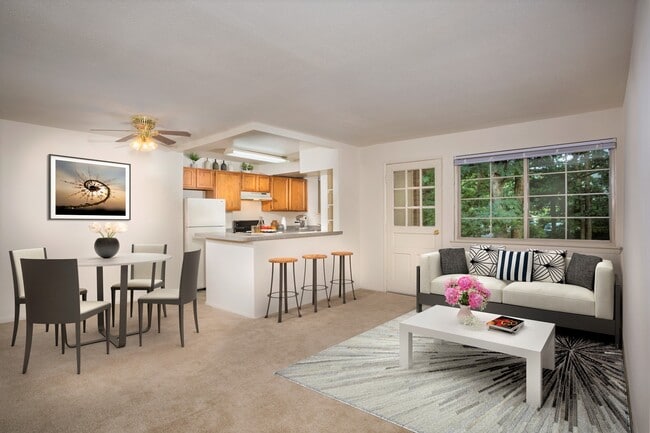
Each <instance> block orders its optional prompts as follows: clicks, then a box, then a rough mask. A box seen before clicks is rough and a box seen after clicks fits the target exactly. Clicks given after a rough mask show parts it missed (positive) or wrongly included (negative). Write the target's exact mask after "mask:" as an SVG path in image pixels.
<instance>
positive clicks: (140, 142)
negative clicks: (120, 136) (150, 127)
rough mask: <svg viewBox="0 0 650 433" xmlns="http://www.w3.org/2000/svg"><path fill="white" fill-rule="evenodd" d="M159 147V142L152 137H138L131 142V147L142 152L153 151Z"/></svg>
mask: <svg viewBox="0 0 650 433" xmlns="http://www.w3.org/2000/svg"><path fill="white" fill-rule="evenodd" d="M157 147H158V144H157V143H156V142H155V141H153V140H152V139H151V137H141V136H140V137H137V138H136V139H135V140H133V141H132V142H131V148H133V149H135V150H138V151H141V152H151V151H152V150H155V149H156V148H157Z"/></svg>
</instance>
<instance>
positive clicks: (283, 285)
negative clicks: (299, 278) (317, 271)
mask: <svg viewBox="0 0 650 433" xmlns="http://www.w3.org/2000/svg"><path fill="white" fill-rule="evenodd" d="M297 261H298V259H296V258H295V257H272V258H270V259H269V263H271V288H270V289H269V294H268V295H267V296H268V297H269V302H268V304H267V305H266V315H265V316H264V317H265V318H266V317H269V308H270V307H271V298H278V323H280V322H282V299H283V298H284V312H285V313H288V312H289V301H288V297H289V294H288V291H287V263H291V264H292V266H293V295H291V296H295V297H296V307H298V317H302V315H301V314H300V305H298V290H296V262H297ZM276 263H277V264H278V268H279V270H280V278H279V283H280V288H279V289H278V291H277V292H274V291H273V272H274V269H275V264H276ZM283 292H284V297H283V296H282V293H283Z"/></svg>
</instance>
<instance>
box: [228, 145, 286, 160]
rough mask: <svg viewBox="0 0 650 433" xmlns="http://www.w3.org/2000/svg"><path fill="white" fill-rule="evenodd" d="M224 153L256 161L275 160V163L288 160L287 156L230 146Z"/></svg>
mask: <svg viewBox="0 0 650 433" xmlns="http://www.w3.org/2000/svg"><path fill="white" fill-rule="evenodd" d="M224 154H225V155H228V156H234V157H237V158H245V159H252V160H255V161H262V162H273V163H279V162H287V158H284V157H282V156H276V155H269V154H266V153H259V152H253V151H251V150H242V149H235V148H228V149H226V151H225V152H224Z"/></svg>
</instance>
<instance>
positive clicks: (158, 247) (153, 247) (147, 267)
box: [111, 244, 167, 326]
mask: <svg viewBox="0 0 650 433" xmlns="http://www.w3.org/2000/svg"><path fill="white" fill-rule="evenodd" d="M131 252H132V253H157V254H167V244H132V245H131ZM127 285H128V290H129V293H130V294H131V306H130V313H129V317H133V292H134V291H135V290H144V291H147V292H151V291H152V290H154V289H157V288H159V287H160V288H164V287H165V262H162V263H140V264H135V265H131V278H130V279H129V281H128V282H127ZM118 290H120V283H115V284H113V285H112V286H111V303H112V304H113V313H112V315H113V317H112V319H113V326H115V292H116V291H118ZM166 313H167V312H166V311H165V314H166Z"/></svg>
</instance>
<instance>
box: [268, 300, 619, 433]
mask: <svg viewBox="0 0 650 433" xmlns="http://www.w3.org/2000/svg"><path fill="white" fill-rule="evenodd" d="M412 314H415V313H414V312H411V313H408V314H406V315H404V316H401V317H398V318H397V319H394V320H391V321H389V322H387V323H384V324H383V325H380V326H378V327H376V328H373V329H371V330H369V331H367V332H364V333H363V334H360V335H357V336H356V337H353V338H351V339H349V340H347V341H344V342H342V343H340V344H337V345H335V346H332V347H330V348H328V349H326V350H324V351H322V352H320V353H318V354H316V355H314V356H311V357H309V358H307V359H305V360H302V361H300V362H297V363H296V364H293V365H291V366H289V367H287V368H285V369H283V370H281V371H278V372H276V374H278V375H280V376H282V377H285V378H287V379H289V380H291V381H293V382H295V383H297V384H300V385H302V386H305V387H307V388H309V389H312V390H314V391H316V392H319V393H321V394H323V395H326V396H328V397H331V398H334V399H336V400H339V401H341V402H343V403H346V404H349V405H350V406H353V407H355V408H357V409H360V410H363V411H365V412H368V413H370V414H373V415H375V416H378V417H380V418H382V419H385V420H387V421H390V422H392V423H394V424H397V425H399V426H402V427H404V428H406V429H408V430H411V431H414V432H421V433H429V432H431V433H433V432H436V433H437V432H449V433H451V432H490V433H494V432H508V433H512V432H535V433H538V432H554V433H555V432H567V433H568V432H572V433H576V432H602V433H614V432H629V431H630V427H629V413H628V402H627V384H626V382H625V374H624V370H623V354H622V352H621V351H620V350H618V349H616V348H615V347H614V346H613V345H612V344H610V343H608V342H603V341H599V340H598V339H596V338H594V337H589V336H585V335H579V334H575V333H569V332H568V331H565V332H563V331H562V330H557V331H556V349H555V366H556V367H555V370H544V376H543V384H544V397H543V398H544V400H543V405H542V407H541V408H540V409H535V408H532V407H530V406H529V405H528V404H526V403H525V401H524V400H525V376H526V368H525V362H524V360H523V359H522V358H516V357H512V356H509V355H504V354H500V353H495V352H490V351H486V350H483V349H477V348H473V347H468V346H462V345H458V344H454V343H448V342H440V341H435V342H434V340H433V339H431V338H426V337H419V336H414V337H413V352H414V353H413V368H412V369H410V370H406V369H403V368H400V366H399V338H398V335H399V332H398V329H399V328H398V324H399V322H400V321H401V320H404V319H406V318H407V317H409V316H410V315H412Z"/></svg>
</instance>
